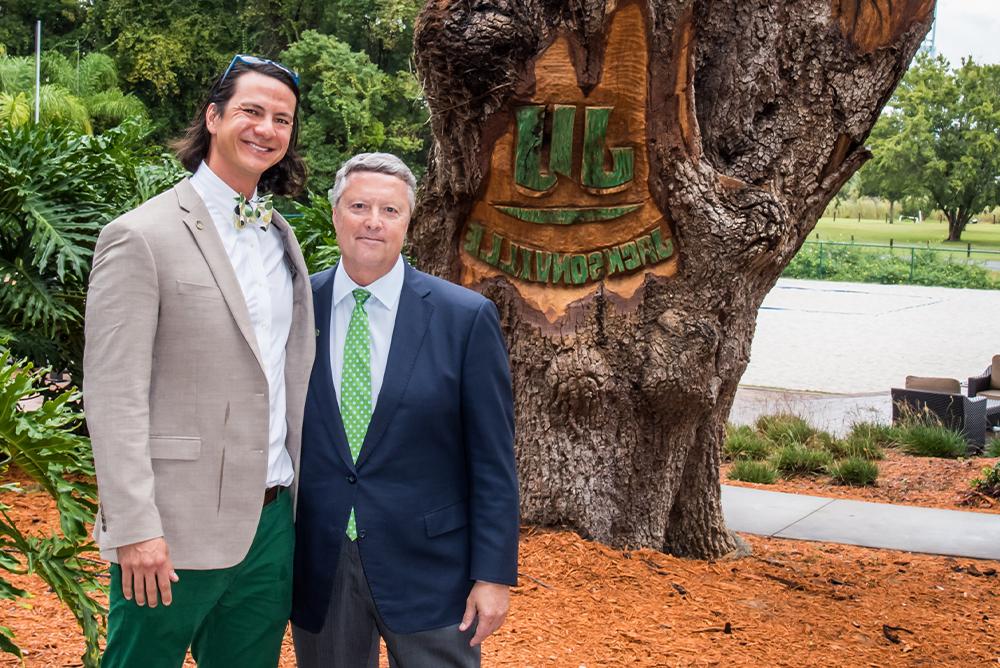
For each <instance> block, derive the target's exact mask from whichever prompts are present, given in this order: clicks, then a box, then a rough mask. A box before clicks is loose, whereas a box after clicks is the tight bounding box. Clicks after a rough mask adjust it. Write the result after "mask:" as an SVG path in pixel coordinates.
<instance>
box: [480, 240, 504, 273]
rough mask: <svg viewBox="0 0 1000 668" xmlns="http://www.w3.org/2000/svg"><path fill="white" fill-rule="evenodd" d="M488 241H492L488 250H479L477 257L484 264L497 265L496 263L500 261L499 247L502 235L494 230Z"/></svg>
mask: <svg viewBox="0 0 1000 668" xmlns="http://www.w3.org/2000/svg"><path fill="white" fill-rule="evenodd" d="M490 242H491V243H492V245H491V246H490V250H488V251H484V250H480V251H479V257H480V258H481V259H482V260H483V261H484V262H485V263H486V264H488V265H490V266H491V267H495V266H497V263H498V262H499V261H500V248H501V246H502V245H503V237H501V236H500V235H499V234H497V233H496V232H494V233H493V234H492V235H491V237H490Z"/></svg>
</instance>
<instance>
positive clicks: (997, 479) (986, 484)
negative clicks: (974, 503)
mask: <svg viewBox="0 0 1000 668" xmlns="http://www.w3.org/2000/svg"><path fill="white" fill-rule="evenodd" d="M997 440H998V439H995V438H994V439H993V442H994V443H996V442H997ZM979 475H980V477H978V478H973V479H972V482H971V483H969V484H970V485H972V488H973V489H974V490H976V491H977V492H979V493H980V494H985V495H986V496H989V497H992V498H994V499H1000V463H997V464H995V465H994V466H992V467H989V466H987V467H984V468H983V470H982V471H981V472H980V473H979Z"/></svg>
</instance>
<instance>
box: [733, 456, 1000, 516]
mask: <svg viewBox="0 0 1000 668" xmlns="http://www.w3.org/2000/svg"><path fill="white" fill-rule="evenodd" d="M876 463H877V464H878V468H879V477H878V480H877V481H876V483H875V485H874V486H871V487H850V486H846V485H838V484H836V483H834V482H832V481H831V480H830V478H829V476H822V475H820V476H816V477H806V476H797V477H794V478H790V479H787V480H784V479H779V480H778V481H777V482H776V483H774V484H772V485H759V484H755V483H748V482H740V481H738V480H729V479H728V478H727V477H726V474H727V472H728V471H729V468H730V467H731V465H730V464H728V463H724V464H723V465H722V471H721V475H720V477H721V481H722V482H723V483H724V484H726V485H738V486H741V487H754V488H757V489H769V490H773V491H776V492H790V493H794V494H811V495H813V496H828V497H836V498H843V499H856V500H859V501H874V502H876V503H899V504H904V505H909V506H925V507H928V508H950V509H952V510H974V511H976V512H987V513H1000V500H997V499H991V498H989V497H987V496H983V495H981V494H976V493H975V492H974V491H973V490H972V488H971V486H970V485H969V481H970V480H972V479H973V478H975V477H977V476H978V475H979V473H980V471H982V469H983V468H985V467H987V466H989V467H992V466H993V465H994V464H996V463H997V458H996V457H972V458H969V459H939V458H936V457H912V456H910V455H905V454H903V453H902V452H899V451H898V450H891V449H890V450H886V458H885V459H884V460H882V461H879V462H876Z"/></svg>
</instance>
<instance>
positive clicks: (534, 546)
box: [0, 456, 1000, 668]
mask: <svg viewBox="0 0 1000 668" xmlns="http://www.w3.org/2000/svg"><path fill="white" fill-rule="evenodd" d="M892 461H893V458H892V456H890V460H889V462H887V463H891V462H892ZM920 461H923V462H924V463H923V464H920V465H919V466H930V465H931V464H933V463H934V462H930V461H928V460H920ZM990 461H995V460H990ZM904 464H905V462H904V463H901V464H900V466H901V467H903V468H905V466H903V465H904ZM949 470H950V469H949ZM956 470H957V471H958V472H952V473H951V474H949V476H943V474H941V475H939V474H934V475H933V476H931V475H930V474H927V472H926V471H924V474H926V475H924V474H920V472H919V471H916V470H914V471H909V469H907V471H908V473H907V475H909V476H910V478H908V480H911V481H913V480H929V479H931V478H934V479H938V480H939V481H943V480H944V479H945V478H948V479H950V478H951V477H954V478H955V479H956V480H958V479H960V478H963V477H964V475H965V473H964V472H963V471H964V469H961V468H959V469H956ZM971 471H972V474H973V475H974V474H975V473H976V472H977V471H978V468H976V467H975V466H973V467H972V469H971ZM928 476H929V477H928ZM969 477H971V476H969ZM4 481H9V476H8V477H7V480H4ZM897 482H898V481H897ZM920 486H921V485H918V484H916V483H913V482H909V483H907V484H906V485H903V484H902V483H899V484H898V485H896V484H895V483H894V484H892V485H890V484H889V476H887V475H886V474H883V487H884V488H885V489H886V490H889V489H905V490H906V491H907V493H913V494H916V492H915V491H914V488H916V487H920ZM784 489H785V490H786V491H804V490H800V489H798V490H797V489H794V488H793V487H792V486H791V485H789V484H785V486H784ZM817 491H818V490H817ZM823 493H824V494H827V495H830V494H829V492H827V491H824V492H823ZM924 493H927V494H929V492H924ZM932 497H933V495H930V496H927V497H924V496H920V495H919V494H918V495H917V496H915V497H913V501H911V502H914V501H918V500H922V499H926V503H925V504H923V505H927V504H930V502H931V499H932ZM865 498H873V497H865ZM875 498H876V499H880V498H881V497H875ZM947 498H950V497H948V493H946V494H944V495H943V496H942V497H941V499H945V500H947ZM881 500H886V499H881ZM891 500H897V501H898V500H900V497H892V498H891ZM0 501H2V502H4V503H6V504H7V505H10V506H13V507H14V510H13V513H12V516H13V517H14V518H15V520H16V521H17V522H18V523H19V524H20V525H22V526H26V525H31V526H32V527H33V528H32V531H37V532H40V533H46V532H49V531H51V530H53V529H54V528H56V526H57V524H58V520H57V516H56V513H55V508H54V504H52V503H51V501H50V500H49V499H48V498H47V497H46V496H45V495H44V494H42V493H39V492H29V493H27V494H17V495H15V494H11V493H5V494H2V495H0ZM745 537H746V539H747V540H748V542H749V543H750V544H751V546H752V548H753V551H754V554H753V556H751V557H748V558H745V559H741V560H738V561H718V562H701V561H689V560H683V559H677V558H674V557H670V556H667V555H663V554H660V553H656V552H652V551H649V550H636V551H631V552H622V551H618V550H612V549H610V548H607V547H605V546H603V545H599V544H596V543H592V542H588V541H585V540H583V539H581V538H579V537H578V536H577V535H575V534H573V533H571V532H558V531H541V530H536V529H533V528H531V527H526V528H525V529H524V530H523V532H522V535H521V557H520V565H519V570H520V573H521V578H520V586H519V587H517V588H516V589H515V590H514V591H513V596H512V609H511V613H510V616H509V617H508V620H507V623H506V624H505V625H504V627H503V628H502V629H501V630H500V631H499V632H498V633H497V634H496V635H495V636H494V637H492V638H490V639H489V640H488V641H487V643H486V645H485V648H484V653H483V656H484V661H483V663H484V665H485V666H505V667H510V668H540V667H542V666H559V667H563V666H565V667H568V668H580V667H584V668H597V667H607V668H618V667H623V668H624V667H632V666H636V667H654V666H655V667H668V666H768V667H770V666H789V667H791V666H796V667H798V666H845V667H854V666H864V667H869V666H871V667H875V666H879V667H888V666H961V667H963V668H965V667H971V666H987V665H1000V644H998V642H997V641H998V639H1000V576H998V572H1000V562H989V561H977V560H972V559H953V558H947V557H933V556H927V555H914V554H909V553H905V552H893V551H888V550H869V549H865V548H858V547H853V546H843V545H832V544H825V543H807V542H799V541H788V540H778V539H764V538H758V537H755V536H745ZM14 584H15V585H19V586H21V587H24V588H26V589H28V590H29V591H31V592H33V593H34V594H35V596H34V598H32V599H30V600H28V601H20V602H14V601H0V625H3V626H9V627H10V628H12V629H13V630H14V632H15V633H16V634H17V642H18V643H19V644H20V645H21V647H22V648H23V649H24V650H26V657H25V663H26V665H27V666H29V667H33V666H75V665H80V662H79V656H80V654H81V652H82V647H83V645H82V642H81V640H80V636H79V633H78V630H77V627H76V623H75V621H74V620H73V618H72V616H71V615H70V614H69V613H68V612H67V611H65V610H64V609H63V608H62V606H61V604H60V603H59V602H58V600H56V598H55V597H54V596H53V595H52V594H50V593H48V592H47V591H45V588H44V585H42V584H41V583H40V581H38V580H37V579H35V578H34V577H30V576H28V577H18V578H14ZM0 656H2V657H3V658H0V666H12V667H13V666H16V665H18V662H17V661H16V660H13V659H11V658H7V657H6V656H4V655H0ZM191 665H193V664H191ZM294 665H295V661H294V658H293V654H292V651H291V645H290V643H289V642H288V641H287V639H286V646H285V651H284V652H283V656H282V662H281V666H282V667H283V668H284V667H291V666H294ZM383 665H384V664H383Z"/></svg>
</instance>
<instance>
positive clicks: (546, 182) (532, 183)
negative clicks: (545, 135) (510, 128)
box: [514, 105, 557, 192]
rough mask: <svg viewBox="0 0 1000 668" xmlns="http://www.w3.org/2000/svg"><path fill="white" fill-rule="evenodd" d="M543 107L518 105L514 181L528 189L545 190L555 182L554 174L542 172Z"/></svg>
mask: <svg viewBox="0 0 1000 668" xmlns="http://www.w3.org/2000/svg"><path fill="white" fill-rule="evenodd" d="M544 113H545V107H542V106H540V105H530V106H527V107H518V108H517V112H516V116H517V149H516V151H515V155H514V181H515V182H516V183H517V184H518V185H519V186H524V187H525V188H528V189H530V190H536V191H538V192H545V191H546V190H548V189H549V188H551V187H552V186H554V185H555V184H556V178H557V177H556V175H555V174H542V130H543V129H544V128H543V126H544V123H543V120H544Z"/></svg>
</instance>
